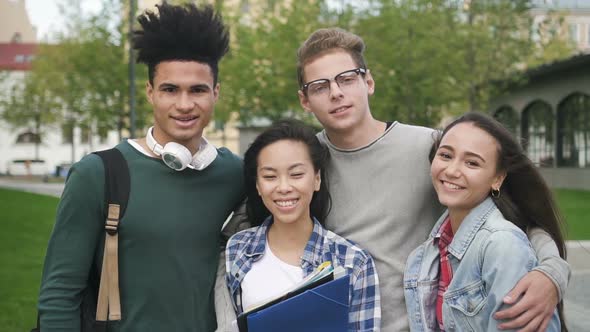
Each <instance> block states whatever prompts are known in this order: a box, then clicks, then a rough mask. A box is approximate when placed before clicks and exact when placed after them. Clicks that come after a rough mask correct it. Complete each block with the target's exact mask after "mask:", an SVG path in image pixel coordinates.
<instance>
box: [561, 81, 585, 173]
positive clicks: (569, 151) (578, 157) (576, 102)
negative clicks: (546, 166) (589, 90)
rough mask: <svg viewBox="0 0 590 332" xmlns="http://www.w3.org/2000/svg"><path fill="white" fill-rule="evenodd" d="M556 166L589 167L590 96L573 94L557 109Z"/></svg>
mask: <svg viewBox="0 0 590 332" xmlns="http://www.w3.org/2000/svg"><path fill="white" fill-rule="evenodd" d="M557 166H562V167H590V96H588V95H585V94H582V93H574V94H572V95H570V96H569V97H567V98H565V99H564V100H563V101H562V102H561V103H560V104H559V107H558V109H557Z"/></svg>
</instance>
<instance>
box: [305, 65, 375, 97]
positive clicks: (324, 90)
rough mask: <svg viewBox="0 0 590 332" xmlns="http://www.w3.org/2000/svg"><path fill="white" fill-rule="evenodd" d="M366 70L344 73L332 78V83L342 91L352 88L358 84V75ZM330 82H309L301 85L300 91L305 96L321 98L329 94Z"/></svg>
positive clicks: (321, 80)
mask: <svg viewBox="0 0 590 332" xmlns="http://www.w3.org/2000/svg"><path fill="white" fill-rule="evenodd" d="M366 73H367V70H366V69H365V68H356V69H351V70H347V71H344V72H342V73H340V74H338V75H336V76H335V77H334V80H333V81H334V82H336V84H337V85H338V87H339V88H340V89H342V90H347V89H349V88H352V87H354V86H355V85H356V83H357V82H358V76H359V75H365V74H366ZM331 82H332V80H329V79H327V78H321V79H319V80H315V81H311V82H308V83H305V84H303V86H302V87H301V91H303V93H305V94H306V95H307V96H313V97H315V96H323V95H326V94H328V93H329V92H330V83H331Z"/></svg>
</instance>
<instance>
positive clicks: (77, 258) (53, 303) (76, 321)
mask: <svg viewBox="0 0 590 332" xmlns="http://www.w3.org/2000/svg"><path fill="white" fill-rule="evenodd" d="M103 203H104V169H103V166H102V162H101V161H100V159H99V157H98V156H96V155H89V156H86V157H85V158H83V159H82V160H81V161H80V162H78V163H76V164H75V165H74V166H73V167H72V169H71V171H70V173H69V175H68V179H67V181H66V185H65V188H64V192H63V194H62V197H61V200H60V203H59V205H58V209H57V216H56V221H55V225H54V228H53V231H52V234H51V237H50V239H49V244H48V247H47V253H46V257H45V264H44V268H43V277H42V280H41V290H40V295H39V315H40V324H41V330H42V331H43V332H46V331H62V332H63V331H79V330H80V304H81V302H82V295H83V291H84V290H85V289H86V287H87V282H88V276H89V272H90V269H91V267H92V263H93V260H94V257H95V252H96V249H97V245H98V241H99V239H100V238H102V237H101V235H102V234H103V232H102V227H103V224H104V220H102V217H103V208H104V204H103Z"/></svg>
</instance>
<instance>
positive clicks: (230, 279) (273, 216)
mask: <svg viewBox="0 0 590 332" xmlns="http://www.w3.org/2000/svg"><path fill="white" fill-rule="evenodd" d="M328 158H329V153H328V150H327V148H326V147H324V146H322V145H321V144H320V142H319V140H318V138H317V137H316V135H315V132H314V130H313V129H312V128H310V127H308V126H306V125H304V124H303V123H300V122H298V121H293V120H291V121H289V120H283V121H281V122H279V123H277V124H275V125H273V126H272V127H271V128H269V129H267V130H266V131H264V132H263V133H262V134H260V135H259V136H258V137H257V138H256V139H255V140H254V142H253V143H252V144H251V145H250V147H249V148H248V151H246V153H245V155H244V180H245V187H246V194H247V197H248V201H247V211H248V219H249V220H250V221H251V222H252V224H253V225H255V226H257V227H253V228H250V229H247V230H244V231H241V232H239V233H236V234H235V235H233V236H232V237H231V238H230V239H229V242H228V244H227V247H226V256H225V257H226V281H227V286H228V289H229V293H230V295H231V299H232V302H233V306H234V309H235V311H236V313H237V314H239V313H241V312H243V311H245V310H248V308H251V307H252V306H255V305H256V304H257V303H260V302H264V300H265V299H268V298H270V297H273V296H276V295H278V294H281V293H282V292H284V291H285V290H286V289H288V288H290V287H291V286H293V285H295V284H296V283H298V282H300V281H301V280H302V279H303V278H304V277H306V276H307V275H309V274H310V273H311V272H313V271H314V270H315V269H316V267H318V266H319V265H320V264H322V263H323V262H326V261H330V262H331V263H332V265H333V266H335V267H336V266H340V267H343V268H344V269H345V271H346V273H347V274H349V275H350V287H349V289H350V291H349V310H348V331H367V332H369V331H371V332H374V331H379V330H380V325H381V304H380V303H381V302H380V296H379V281H378V278H377V271H376V270H375V264H374V262H373V258H372V257H371V256H370V255H369V254H368V253H367V252H366V251H364V250H363V249H361V248H359V247H358V246H357V245H356V244H354V243H352V242H351V241H348V240H346V239H344V238H342V237H340V236H338V235H336V234H334V233H333V232H331V231H328V230H326V229H325V228H324V227H323V226H322V224H321V222H323V220H324V219H325V217H326V215H327V214H328V211H329V206H330V195H329V192H328V187H327V183H326V180H325V179H326V177H325V176H323V174H322V173H323V170H324V167H325V165H326V163H327V162H328ZM302 319H305V318H302Z"/></svg>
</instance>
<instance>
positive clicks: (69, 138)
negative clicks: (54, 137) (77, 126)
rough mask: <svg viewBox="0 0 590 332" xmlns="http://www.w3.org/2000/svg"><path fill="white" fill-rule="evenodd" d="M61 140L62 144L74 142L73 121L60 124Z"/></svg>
mask: <svg viewBox="0 0 590 332" xmlns="http://www.w3.org/2000/svg"><path fill="white" fill-rule="evenodd" d="M61 141H62V143H63V144H71V143H73V142H74V124H73V122H66V123H64V124H62V125H61Z"/></svg>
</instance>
